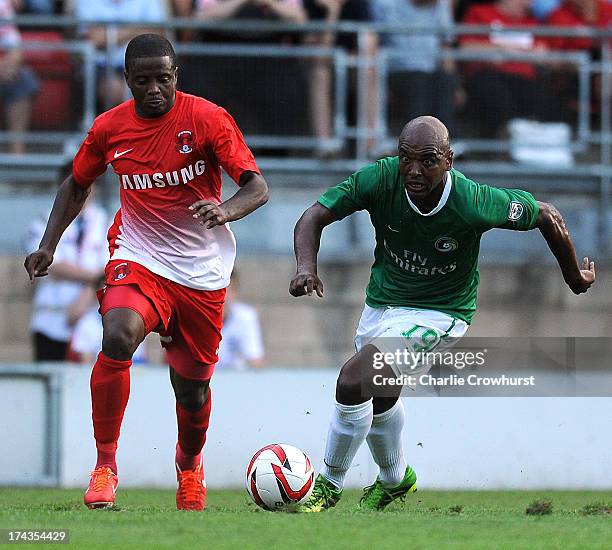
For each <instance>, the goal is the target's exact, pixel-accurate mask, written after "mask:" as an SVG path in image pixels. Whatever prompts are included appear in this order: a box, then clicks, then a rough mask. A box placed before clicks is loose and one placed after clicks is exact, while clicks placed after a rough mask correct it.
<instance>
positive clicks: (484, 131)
mask: <svg viewBox="0 0 612 550" xmlns="http://www.w3.org/2000/svg"><path fill="white" fill-rule="evenodd" d="M15 14H43V15H54V14H55V15H58V14H64V15H68V16H73V17H75V18H77V19H78V20H79V21H81V22H82V24H81V25H79V26H78V28H77V29H76V30H71V31H67V30H66V29H60V30H57V29H55V30H53V29H50V32H55V33H56V34H59V39H60V40H61V39H67V38H80V39H85V40H89V41H91V42H92V43H93V44H94V45H95V47H96V49H97V50H98V51H99V52H100V56H99V59H98V62H97V86H98V105H97V107H98V110H100V111H101V110H104V109H107V108H109V107H111V106H113V105H116V104H117V103H119V102H121V101H123V100H124V99H126V98H127V97H128V92H127V89H126V87H125V84H124V80H123V74H122V73H123V53H124V47H125V44H126V43H127V42H128V41H129V40H130V39H131V38H132V37H133V36H135V35H137V34H140V33H142V32H147V31H152V32H166V31H164V30H163V29H162V28H161V27H159V26H157V27H156V26H155V25H159V24H160V23H162V24H163V22H164V21H165V20H166V19H167V18H170V17H185V18H189V19H191V20H197V21H203V22H220V21H236V20H245V19H248V20H253V19H259V20H265V21H282V22H288V23H293V24H297V25H300V24H302V23H305V22H307V21H324V22H337V21H354V22H382V23H391V24H398V23H400V24H403V23H405V24H406V25H417V26H429V25H435V26H436V27H437V28H439V29H440V31H439V32H438V33H435V34H434V33H426V32H420V33H417V34H414V33H412V34H411V33H408V32H406V33H381V34H380V35H377V34H375V33H370V34H367V35H366V36H365V39H364V40H363V43H362V44H361V52H362V53H365V54H366V55H367V56H373V55H375V54H376V53H377V52H381V51H384V52H385V53H386V54H387V55H388V60H389V64H388V79H387V82H386V90H385V91H386V94H385V97H386V98H387V109H388V114H389V116H388V120H387V121H386V122H387V124H388V128H389V131H390V133H391V135H395V134H397V132H398V131H399V129H400V128H401V126H402V125H403V123H404V122H406V121H407V120H409V119H410V118H412V117H414V116H416V115H419V114H423V113H428V114H433V115H436V116H438V117H439V118H441V119H442V120H444V121H445V122H446V123H447V125H448V126H449V127H450V128H451V130H452V131H454V132H456V133H459V134H465V133H466V132H467V133H469V132H472V133H473V135H478V136H479V137H502V136H503V135H504V133H505V132H507V126H508V122H509V121H511V120H513V119H517V118H519V119H520V118H527V119H535V120H539V121H544V122H552V121H566V122H570V123H571V121H572V120H575V113H576V109H577V105H576V103H577V100H576V98H577V80H576V78H575V74H576V71H575V68H574V69H573V73H572V71H571V70H570V69H569V67H568V66H565V65H564V64H562V63H557V64H553V63H550V62H547V61H546V56H542V57H540V58H538V60H535V61H531V60H530V61H526V60H521V59H520V54H524V53H528V52H539V53H542V52H547V51H575V50H579V51H585V52H589V53H590V55H592V56H593V58H597V56H598V55H599V52H600V44H598V43H597V41H595V40H593V39H590V38H551V37H548V38H547V37H542V36H536V35H534V34H533V33H531V32H529V31H528V30H525V31H521V32H511V33H507V32H506V33H502V32H499V30H500V29H501V28H503V27H504V26H513V25H520V26H524V27H530V26H536V25H555V26H568V27H574V28H577V27H582V26H590V27H599V28H608V27H610V25H611V24H612V2H610V1H609V0H488V1H483V0H370V1H367V0H97V1H95V2H92V1H91V0H64V1H54V0H0V17H1V18H3V19H8V20H10V19H11V18H12V17H14V15H15ZM100 21H109V22H111V21H125V22H129V23H132V24H133V25H130V26H121V27H115V28H114V29H113V30H112V31H111V32H108V30H107V27H106V26H105V25H100V24H94V23H93V22H97V23H99V22H100ZM459 22H461V23H469V24H480V25H490V26H491V28H492V30H491V32H490V33H489V34H485V35H482V34H481V35H474V36H465V35H462V36H461V37H460V38H458V39H457V38H456V37H455V35H454V34H453V33H452V27H453V25H454V24H455V23H459ZM69 32H71V33H72V35H70V36H68V33H69ZM23 34H31V31H30V30H27V31H26V30H22V31H21V32H20V29H18V28H17V27H16V26H15V25H13V24H10V23H4V24H3V25H1V26H0V41H1V47H2V49H3V50H4V56H3V57H2V58H1V59H0V63H2V65H3V67H2V68H3V70H2V71H0V98H1V102H2V107H3V108H2V113H3V118H4V127H5V128H6V129H8V130H11V131H13V132H17V133H18V132H23V131H25V130H27V128H28V127H29V124H30V119H31V118H32V119H33V118H34V117H31V107H32V102H33V101H37V98H38V97H39V96H40V95H41V94H42V93H43V92H42V91H41V84H46V83H47V80H49V79H50V78H53V76H49V74H40V72H41V71H39V73H38V74H37V72H36V66H37V59H38V58H37V57H36V56H37V54H36V53H32V52H30V53H28V51H27V50H25V51H22V49H20V44H21V43H22V42H23V40H24V36H22V35H23ZM166 34H168V35H169V37H170V38H171V39H173V40H174V41H175V42H178V43H206V44H228V43H231V44H249V45H253V44H256V45H257V46H258V47H259V48H261V47H263V46H265V45H274V46H277V47H278V46H281V47H286V48H287V52H289V51H290V50H289V49H290V48H291V46H295V45H306V46H323V47H329V46H337V47H340V48H343V49H344V51H345V52H346V54H347V55H348V56H352V55H355V53H356V51H357V48H358V45H357V41H356V38H355V35H354V34H351V33H334V32H311V33H299V32H295V33H291V32H280V31H279V32H256V31H254V30H250V29H249V28H248V27H247V28H245V29H244V30H239V31H235V30H233V31H229V30H215V31H208V30H206V31H195V30H193V29H184V30H181V29H175V30H172V31H167V32H166ZM37 36H38V39H40V38H41V37H40V33H39V34H38V35H37ZM42 39H43V40H46V39H52V38H51V37H50V36H48V37H46V38H45V37H44V36H43V38H42ZM108 41H110V42H109V43H107V42H108ZM456 49H469V50H478V51H482V50H491V51H498V52H500V51H501V52H508V53H510V54H513V55H515V56H516V57H519V59H514V60H508V61H495V62H492V61H489V62H485V61H477V60H474V61H472V62H461V63H458V62H457V61H456V60H454V59H453V57H452V56H450V55H448V52H451V51H453V50H456ZM28 60H30V61H31V63H29V62H28ZM540 60H541V61H540ZM38 61H39V59H38ZM179 87H180V88H182V89H183V90H184V91H187V92H192V93H196V94H198V95H202V96H204V97H206V98H209V99H211V100H213V101H215V102H218V103H220V104H221V105H223V106H225V107H226V108H227V109H228V110H229V111H230V112H232V113H233V115H234V116H235V118H236V119H237V120H238V122H239V124H240V126H241V127H242V128H243V129H244V131H245V133H247V134H248V133H257V134H264V135H280V136H283V135H304V134H305V133H309V134H312V135H314V136H316V137H317V138H319V139H318V143H319V146H318V148H317V150H316V154H317V155H318V156H322V157H328V156H329V157H333V156H334V155H336V154H338V153H339V151H338V148H339V147H340V145H339V144H338V143H337V142H336V141H334V139H333V136H334V130H333V124H334V105H333V103H334V74H333V63H332V59H331V58H330V57H329V56H325V55H317V56H312V57H310V58H306V59H305V58H304V56H292V55H290V54H289V53H288V54H287V56H284V57H270V56H262V55H257V50H253V49H251V51H250V53H248V52H245V53H244V55H240V56H236V57H232V58H228V57H224V56H215V55H206V56H197V55H189V56H182V57H181V72H180V78H179ZM348 87H349V100H350V101H349V102H350V104H351V106H352V107H351V108H350V109H349V117H351V116H352V117H353V118H354V116H355V102H356V101H355V95H356V94H355V90H356V87H357V82H356V79H355V78H354V76H353V77H352V78H351V79H349V86H348ZM379 94H381V90H380V89H379V80H378V79H377V67H376V65H375V64H372V66H371V67H370V69H368V78H367V98H368V100H367V108H366V110H367V113H366V118H367V124H368V126H369V127H370V128H372V129H375V128H378V127H380V121H377V120H376V117H377V109H376V106H377V98H378V97H379ZM597 100H598V97H597V95H596V94H594V97H593V98H592V101H593V102H594V103H596V102H597ZM593 111H596V108H594V109H593ZM262 113H266V116H265V117H262V116H261V114H262ZM572 117H573V118H572ZM48 122H49V120H48V117H46V116H45V114H44V112H43V113H42V114H39V115H38V116H37V117H36V120H34V119H33V120H32V124H33V126H37V125H42V127H45V123H48ZM349 122H350V121H349ZM306 128H308V129H309V131H307V132H305V129H306ZM372 134H373V136H374V137H373V138H372V140H371V143H370V144H369V147H370V148H371V149H372V152H373V153H375V152H376V146H377V144H376V139H375V135H376V132H375V130H372ZM8 150H9V151H10V152H12V153H16V154H19V153H23V152H24V144H23V140H22V139H20V138H18V137H15V139H13V140H11V142H10V143H9V147H8Z"/></svg>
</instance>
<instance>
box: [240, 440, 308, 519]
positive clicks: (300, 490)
mask: <svg viewBox="0 0 612 550" xmlns="http://www.w3.org/2000/svg"><path fill="white" fill-rule="evenodd" d="M313 487H314V470H313V468H312V464H311V463H310V459H309V458H308V457H307V456H306V454H304V453H303V452H302V451H300V449H297V448H296V447H293V446H291V445H285V444H282V445H281V444H273V445H266V446H265V447H264V448H263V449H260V450H259V451H257V452H256V453H255V454H254V455H253V458H252V459H251V462H249V467H248V468H247V471H246V489H247V492H248V493H249V495H250V497H251V498H252V499H253V502H255V504H257V505H258V506H260V507H261V508H263V509H264V510H270V511H273V512H276V511H280V510H284V511H291V509H292V508H294V507H295V506H296V505H297V504H301V503H303V502H306V500H308V497H309V496H310V494H311V493H312V489H313Z"/></svg>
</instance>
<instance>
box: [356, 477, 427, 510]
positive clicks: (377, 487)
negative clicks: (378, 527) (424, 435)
mask: <svg viewBox="0 0 612 550" xmlns="http://www.w3.org/2000/svg"><path fill="white" fill-rule="evenodd" d="M416 480H417V476H416V474H415V473H414V470H413V469H412V468H411V467H410V466H408V467H407V468H406V473H405V474H404V479H402V481H400V482H399V483H398V484H397V485H394V486H391V487H388V486H386V485H383V482H382V481H380V479H379V478H376V481H375V482H374V483H373V484H372V485H370V486H368V487H366V488H365V489H364V490H363V495H362V497H361V499H360V500H359V508H360V509H361V510H372V511H374V510H378V511H380V510H384V509H385V507H386V506H387V505H388V504H391V502H393V501H394V500H395V499H397V498H400V499H402V500H404V498H405V497H406V495H407V494H408V493H414V492H416V490H417V487H416Z"/></svg>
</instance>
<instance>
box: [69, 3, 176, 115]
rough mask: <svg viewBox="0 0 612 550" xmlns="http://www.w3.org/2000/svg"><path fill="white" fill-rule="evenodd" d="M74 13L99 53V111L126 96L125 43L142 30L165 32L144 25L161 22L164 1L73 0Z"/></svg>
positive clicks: (164, 15) (164, 14)
mask: <svg viewBox="0 0 612 550" xmlns="http://www.w3.org/2000/svg"><path fill="white" fill-rule="evenodd" d="M74 15H75V17H76V18H77V19H79V20H80V21H82V22H83V23H84V25H83V27H82V28H81V32H82V34H83V36H84V37H85V38H86V39H87V40H89V41H90V42H93V44H94V45H95V46H96V48H97V49H98V51H99V52H100V57H99V62H98V70H99V80H98V82H99V84H98V98H99V103H100V107H101V110H106V109H110V108H111V107H114V106H115V105H118V104H119V103H122V102H123V101H125V100H126V99H127V88H126V85H125V78H124V76H123V59H124V56H125V48H126V46H127V43H128V42H129V41H130V40H131V39H132V38H134V37H135V36H137V35H139V34H143V33H158V34H164V33H163V31H161V29H155V28H152V27H149V26H147V24H148V23H160V22H162V21H164V19H165V17H166V13H165V9H164V4H163V2H162V0H74ZM90 21H109V22H111V21H123V22H126V23H133V24H134V25H133V26H125V25H122V26H110V27H107V26H105V25H87V23H88V22H90ZM107 39H109V41H108V42H107ZM109 55H110V65H108V56H109Z"/></svg>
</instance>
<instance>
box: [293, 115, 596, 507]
mask: <svg viewBox="0 0 612 550" xmlns="http://www.w3.org/2000/svg"><path fill="white" fill-rule="evenodd" d="M452 165H453V152H452V150H451V148H450V142H449V135H448V130H447V129H446V127H445V126H444V124H443V123H442V122H440V121H439V120H438V119H436V118H434V117H430V116H423V117H418V118H416V119H414V120H411V121H410V122H409V123H408V124H406V126H405V127H404V129H403V130H402V133H401V135H400V138H399V155H398V156H397V157H388V158H384V159H382V160H379V161H377V162H375V163H373V164H370V165H368V166H366V167H364V168H362V169H361V170H359V171H358V172H356V173H355V174H352V175H351V176H350V177H349V178H348V179H346V180H345V181H343V182H342V183H340V184H338V185H337V186H335V187H332V188H330V189H329V190H327V191H326V192H325V193H324V194H323V195H322V196H321V197H320V198H319V200H318V202H317V203H315V204H314V205H313V206H311V207H310V208H308V209H307V210H306V212H304V214H303V215H302V217H301V218H300V220H299V221H298V223H297V225H296V227H295V235H294V246H295V255H296V259H297V271H296V274H295V276H294V277H293V279H292V281H291V285H290V288H289V292H290V293H291V294H292V295H293V296H304V295H312V293H313V292H314V293H316V294H317V295H318V296H323V283H322V282H321V280H320V279H319V277H318V276H317V252H318V250H319V245H320V240H321V233H322V231H323V228H324V227H325V226H327V225H329V224H330V223H332V222H334V221H337V220H341V219H342V218H344V217H346V216H348V215H350V214H352V213H353V212H356V211H358V210H367V211H368V213H369V214H370V219H371V220H372V224H373V225H374V228H375V230H376V249H375V252H374V258H375V259H374V264H373V266H372V271H371V276H370V282H369V284H368V287H367V290H366V303H365V308H364V310H363V313H362V316H361V320H360V321H359V326H358V328H357V335H356V338H355V348H356V350H357V353H356V354H355V355H354V356H353V357H352V358H350V359H349V360H348V361H347V362H346V364H345V365H344V366H343V367H342V369H341V370H340V373H339V376H338V381H337V385H336V404H335V405H336V406H335V409H334V412H333V416H332V419H331V422H330V427H329V432H328V437H327V444H326V449H325V458H324V466H323V469H322V471H321V473H320V475H319V476H318V477H317V480H316V483H315V488H314V490H313V493H312V496H311V497H310V499H309V500H308V501H307V502H306V504H305V505H303V506H302V507H301V511H303V512H320V511H323V510H325V509H328V508H331V507H333V506H335V505H336V503H337V502H338V500H339V499H340V497H341V495H342V487H343V484H344V478H345V476H346V473H347V471H348V469H349V467H350V465H351V462H352V460H353V458H354V457H355V454H356V452H357V450H358V448H359V447H360V446H361V444H362V443H363V442H364V441H367V443H368V446H369V448H370V451H371V453H372V456H373V458H374V461H375V462H376V464H377V465H378V466H379V468H380V473H379V475H378V477H377V479H376V481H375V482H374V484H373V485H370V486H369V487H366V488H365V489H364V493H363V496H362V497H361V500H360V507H361V508H363V509H366V510H382V509H384V508H385V507H386V506H387V505H388V504H389V503H391V502H392V501H393V500H395V499H396V498H400V497H403V496H404V495H406V494H407V493H409V492H414V491H415V490H416V474H415V473H414V470H413V469H412V468H411V467H410V466H409V465H407V464H406V461H405V459H404V455H403V451H402V447H401V431H402V428H403V424H404V410H403V405H402V402H401V400H400V399H399V394H400V392H401V386H397V387H396V392H397V394H396V395H394V396H390V397H374V396H373V394H374V393H375V392H374V391H371V390H369V389H368V388H371V382H372V380H373V377H374V375H375V374H376V375H384V376H386V377H397V376H400V375H401V374H403V370H402V368H403V367H402V366H401V365H398V364H387V365H385V366H384V367H383V370H375V366H378V367H380V365H376V364H375V359H376V356H377V355H378V357H380V352H381V351H383V352H386V351H389V350H388V349H386V346H388V345H389V344H388V343H389V342H390V341H391V340H392V339H393V338H395V339H397V338H402V339H403V340H402V342H404V343H405V346H406V348H408V349H409V350H425V351H432V350H433V349H436V350H440V349H441V348H442V347H443V346H444V345H448V344H447V342H449V339H448V338H446V337H451V338H455V339H456V338H459V337H461V336H463V335H464V334H465V332H466V331H467V329H468V327H469V324H470V322H471V320H472V316H473V315H474V312H475V310H476V294H477V289H478V282H479V276H478V267H477V264H478V251H479V246H480V238H481V236H482V234H483V233H485V232H486V231H488V230H489V229H493V228H501V229H512V230H515V231H528V230H530V229H535V228H538V229H539V230H540V232H541V233H542V235H543V236H544V238H545V239H546V242H547V243H548V246H549V248H550V250H551V252H552V253H553V254H554V256H555V258H556V259H557V261H558V263H559V267H560V268H561V273H562V275H563V278H564V280H565V282H566V283H567V284H568V286H569V287H570V289H571V290H572V292H574V293H575V294H580V293H582V292H586V291H587V290H588V289H589V287H590V286H591V285H592V284H593V282H594V281H595V264H594V262H590V261H589V259H588V258H584V260H583V261H582V264H579V263H578V260H577V258H576V252H575V250H574V246H573V244H572V241H571V239H570V236H569V233H568V231H567V229H566V227H565V223H564V222H563V218H562V217H561V214H560V213H559V212H558V211H557V210H556V209H555V207H554V206H551V205H550V204H546V203H543V202H539V201H536V200H535V199H534V198H533V196H532V195H531V194H530V193H528V192H526V191H521V190H518V189H498V188H495V187H489V186H487V185H481V184H478V183H476V182H473V181H471V180H469V179H468V178H466V177H465V176H464V175H463V174H461V173H460V172H458V171H457V170H455V169H453V167H452ZM395 341H397V340H395ZM411 368H414V365H413V366H412V367H411ZM368 384H370V385H368ZM389 388H393V386H389ZM389 388H387V390H388V389H389Z"/></svg>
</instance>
